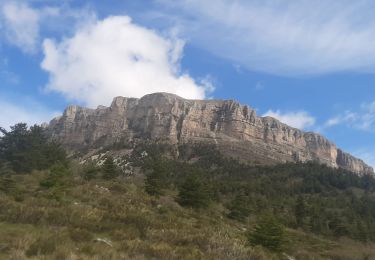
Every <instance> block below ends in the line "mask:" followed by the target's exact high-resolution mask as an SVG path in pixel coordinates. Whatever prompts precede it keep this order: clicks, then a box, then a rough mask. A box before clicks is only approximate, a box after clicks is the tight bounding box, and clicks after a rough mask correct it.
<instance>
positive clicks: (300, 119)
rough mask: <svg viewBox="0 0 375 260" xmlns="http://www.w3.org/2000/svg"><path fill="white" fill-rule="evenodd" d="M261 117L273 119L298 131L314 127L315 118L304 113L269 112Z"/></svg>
mask: <svg viewBox="0 0 375 260" xmlns="http://www.w3.org/2000/svg"><path fill="white" fill-rule="evenodd" d="M263 116H270V117H274V118H276V119H278V120H280V121H281V122H283V123H285V124H287V125H290V126H292V127H295V128H298V129H308V128H311V127H312V126H314V124H315V121H316V120H315V118H314V117H313V116H311V115H310V114H309V113H307V112H306V111H288V112H282V111H280V110H276V111H273V110H269V111H267V112H266V113H265V114H264V115H263Z"/></svg>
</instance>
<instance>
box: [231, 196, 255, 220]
mask: <svg viewBox="0 0 375 260" xmlns="http://www.w3.org/2000/svg"><path fill="white" fill-rule="evenodd" d="M228 209H229V210H230V212H229V214H228V217H229V218H231V219H236V220H239V221H244V220H245V218H246V217H248V216H249V214H250V208H249V205H248V200H247V197H246V196H245V195H244V194H242V193H241V194H238V195H237V196H236V197H235V198H234V199H233V200H232V201H231V203H230V204H229V205H228Z"/></svg>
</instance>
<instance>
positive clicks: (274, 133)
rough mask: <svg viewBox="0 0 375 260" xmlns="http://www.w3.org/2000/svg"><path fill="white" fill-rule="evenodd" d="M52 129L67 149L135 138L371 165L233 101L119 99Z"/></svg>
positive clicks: (270, 158) (264, 158)
mask: <svg viewBox="0 0 375 260" xmlns="http://www.w3.org/2000/svg"><path fill="white" fill-rule="evenodd" d="M48 131H49V133H50V135H51V136H52V137H53V138H56V139H57V140H59V141H61V142H62V143H63V144H64V145H65V146H66V147H67V148H69V149H82V148H92V147H99V146H105V145H110V144H113V143H115V142H119V141H125V142H126V141H130V140H133V139H136V138H143V139H151V140H158V141H168V142H170V143H172V144H183V143H198V142H199V143H202V142H203V143H208V144H215V145H217V147H218V148H219V149H220V150H221V151H222V152H223V153H225V154H227V155H230V156H234V157H238V158H239V159H242V160H246V161H253V162H258V163H277V162H297V161H301V162H306V161H312V160H314V161H318V162H320V163H322V164H326V165H328V166H330V167H334V168H338V167H340V168H344V169H347V170H350V171H352V172H355V173H357V174H373V173H374V171H373V169H372V168H371V167H369V166H368V165H366V164H365V163H364V162H363V161H361V160H360V159H357V158H355V157H353V156H351V155H350V154H347V153H345V152H343V151H341V150H340V149H338V148H337V147H336V145H335V144H333V143H332V142H330V141H329V140H327V139H326V138H324V137H323V136H321V135H318V134H315V133H311V132H303V131H301V130H298V129H295V128H292V127H290V126H288V125H285V124H283V123H281V122H280V121H278V120H276V119H274V118H271V117H258V116H257V115H256V113H255V110H254V109H252V108H250V107H249V106H246V105H241V104H239V103H238V102H236V101H233V100H187V99H183V98H181V97H178V96H176V95H173V94H168V93H155V94H150V95H146V96H144V97H142V98H140V99H136V98H125V97H116V98H114V100H113V102H112V104H111V106H110V107H104V106H99V107H98V108H97V109H88V108H83V107H79V106H70V107H68V108H67V109H66V110H65V111H64V113H63V115H62V116H61V117H58V118H55V119H53V120H52V121H51V122H50V124H49V126H48Z"/></svg>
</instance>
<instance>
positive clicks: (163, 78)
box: [41, 16, 212, 107]
mask: <svg viewBox="0 0 375 260" xmlns="http://www.w3.org/2000/svg"><path fill="white" fill-rule="evenodd" d="M43 45H44V55H45V57H44V60H43V62H42V64H41V66H42V68H43V69H44V70H45V71H47V72H48V73H49V76H50V77H49V83H48V85H47V89H48V90H53V91H57V92H60V93H62V94H63V95H64V96H65V97H67V98H68V99H70V100H75V101H81V102H83V103H85V104H86V105H89V106H91V107H92V106H96V105H99V104H108V103H109V102H110V101H111V100H112V98H113V97H114V96H119V95H122V96H131V97H141V96H143V95H145V94H148V93H151V92H171V93H175V94H177V95H180V96H182V97H185V98H198V99H199V98H204V97H205V96H206V92H207V91H210V90H212V86H211V85H210V84H209V82H205V81H204V80H203V82H199V83H197V82H196V81H195V80H194V79H193V78H192V77H190V76H189V75H188V74H187V73H183V72H181V71H180V69H179V68H180V66H179V65H180V64H179V62H180V59H181V57H182V51H183V41H181V40H180V39H178V38H176V37H173V36H171V37H162V36H160V35H159V34H158V33H156V32H155V31H152V30H150V29H147V28H144V27H141V26H139V25H136V24H134V23H132V21H131V19H130V18H129V17H127V16H115V17H108V18H106V19H104V20H95V21H91V22H88V23H87V24H85V25H83V26H81V27H80V28H79V29H78V30H77V31H76V33H75V35H74V36H73V37H71V38H66V39H64V40H63V41H61V42H55V41H54V40H51V39H46V40H44V44H43Z"/></svg>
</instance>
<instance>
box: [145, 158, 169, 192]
mask: <svg viewBox="0 0 375 260" xmlns="http://www.w3.org/2000/svg"><path fill="white" fill-rule="evenodd" d="M166 187H167V169H166V167H165V164H164V163H163V161H161V160H158V161H157V162H156V163H155V164H154V165H153V167H152V172H151V173H150V174H148V175H147V177H146V180H145V190H146V192H147V193H148V194H150V195H154V196H160V195H163V194H164V192H163V189H165V188H166Z"/></svg>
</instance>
